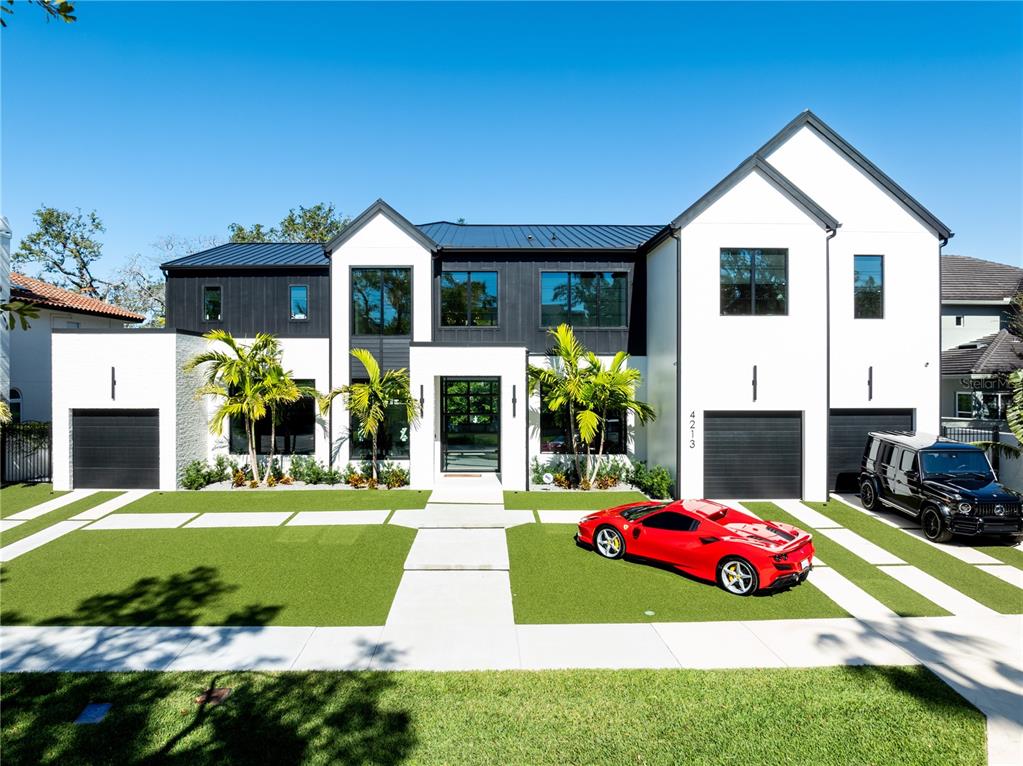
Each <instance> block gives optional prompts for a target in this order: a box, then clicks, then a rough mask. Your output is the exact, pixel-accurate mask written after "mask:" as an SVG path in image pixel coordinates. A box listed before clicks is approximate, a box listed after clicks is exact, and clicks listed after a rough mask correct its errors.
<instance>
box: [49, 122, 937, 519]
mask: <svg viewBox="0 0 1023 766" xmlns="http://www.w3.org/2000/svg"><path fill="white" fill-rule="evenodd" d="M951 236H952V234H951V231H949V229H948V228H947V227H946V226H945V225H944V224H942V223H941V222H940V221H939V220H938V219H936V218H935V217H934V216H933V215H932V214H931V213H929V212H928V211H927V210H925V209H924V208H923V207H922V206H921V205H920V204H919V203H918V202H917V201H916V200H914V199H913V198H912V197H911V196H909V194H907V193H906V192H905V191H904V190H903V189H902V188H901V187H899V186H898V185H897V184H896V183H895V182H894V181H892V180H891V179H890V178H889V177H888V176H887V175H885V174H884V173H883V172H882V171H881V170H879V169H878V168H877V167H876V166H875V165H873V164H872V163H871V162H870V161H869V160H867V159H866V157H864V156H863V155H862V154H860V153H859V152H858V151H857V150H856V149H855V148H853V147H852V146H851V145H850V144H848V143H847V142H846V141H845V140H843V139H842V138H841V137H839V136H838V135H837V134H836V133H835V132H834V131H833V130H832V129H831V128H829V127H828V126H827V125H825V124H824V123H823V122H822V121H821V120H820V119H819V118H817V117H816V116H815V115H813V114H812V113H810V112H804V113H802V114H800V115H799V116H797V117H796V118H795V119H794V120H793V121H792V122H790V123H789V124H788V125H787V126H785V128H783V129H782V131H781V132H779V133H778V134H777V135H775V136H774V137H773V138H772V139H771V140H770V141H768V142H767V143H766V144H765V145H764V146H763V147H761V148H760V149H759V150H758V151H757V152H756V153H754V154H753V155H752V156H751V157H750V158H749V159H748V160H746V161H745V162H743V163H742V164H741V165H740V166H739V167H738V168H737V169H736V170H735V171H734V172H732V173H731V174H729V175H728V176H727V177H726V178H725V179H724V180H723V181H722V182H721V183H720V184H718V185H717V186H715V187H714V188H713V189H712V190H711V191H710V192H708V193H707V194H706V195H705V196H704V197H703V198H701V199H700V200H698V201H697V202H696V203H695V204H694V205H692V206H691V207H689V208H688V209H687V210H685V211H684V212H683V213H682V214H681V215H679V216H678V217H677V218H676V219H675V220H674V221H672V222H671V223H668V224H666V225H650V226H616V225H592V226H580V225H500V224H495V225H465V224H455V223H448V222H443V221H442V222H435V223H428V224H422V225H419V226H416V225H413V224H412V223H410V222H409V221H408V220H406V219H405V218H404V217H403V216H402V215H401V214H400V213H398V212H397V211H396V210H394V209H393V208H391V207H390V206H389V205H387V204H386V203H384V202H383V201H378V202H376V203H374V204H373V205H371V206H370V207H369V208H368V209H367V210H366V211H365V212H363V213H362V214H361V215H360V216H358V217H357V218H356V219H355V220H354V221H353V222H352V223H351V225H350V226H349V227H348V228H346V229H345V230H344V232H343V233H342V234H341V235H340V236H338V237H337V238H336V239H334V240H333V241H331V242H327V243H325V244H323V245H317V244H311V245H310V244H229V245H223V246H220V247H217V248H213V249H211V250H206V251H204V252H201V253H196V254H194V255H190V256H186V257H184V258H180V259H177V260H174V261H171V262H169V263H166V264H164V270H165V273H166V275H167V328H168V329H166V330H163V331H156V330H150V331H145V332H131V333H124V332H120V333H119V332H116V331H111V332H105V333H89V334H83V333H82V332H81V331H77V332H76V331H74V330H58V331H57V332H56V334H55V336H54V344H55V352H54V360H55V366H56V367H57V369H55V377H54V389H53V390H54V411H55V418H54V484H55V486H56V487H58V488H61V489H65V488H69V487H72V486H75V487H100V486H122V487H126V486H141V487H160V488H163V489H171V488H174V487H175V486H176V485H177V483H178V481H179V478H180V475H181V471H182V470H183V469H184V467H185V465H187V463H188V462H189V461H191V460H194V459H208V458H210V457H212V456H213V455H215V454H217V453H222V452H226V451H230V452H239V451H240V449H241V444H240V443H239V442H238V440H237V439H235V440H234V441H235V443H234V444H232V436H231V434H230V433H225V434H224V435H223V436H222V437H212V436H210V435H209V434H208V431H207V423H208V416H209V412H210V411H212V403H208V402H199V401H196V399H195V398H194V396H193V393H194V391H195V388H196V385H197V383H198V380H197V375H195V374H194V373H193V374H185V373H183V372H182V371H181V365H182V363H183V362H184V361H185V360H186V359H187V358H188V357H189V356H191V355H192V354H194V353H195V352H196V351H198V350H200V349H202V348H204V347H205V345H206V342H205V341H204V340H203V339H202V338H201V337H200V336H201V334H202V333H203V332H206V331H208V330H210V329H212V328H223V329H224V330H227V331H229V332H231V333H232V334H234V335H235V336H236V337H239V338H242V339H250V338H252V336H253V335H254V334H255V333H257V332H271V333H275V334H277V335H278V336H280V338H281V343H282V347H283V353H284V365H285V367H287V368H288V369H290V370H292V371H293V374H294V375H295V377H296V378H299V379H301V380H303V381H308V382H310V383H312V384H313V385H315V386H316V388H318V389H319V390H321V391H326V390H328V389H329V388H332V387H337V386H340V385H344V384H346V383H349V382H352V381H354V380H357V379H358V378H360V377H361V376H362V375H364V373H363V371H362V368H361V366H360V365H359V364H358V363H357V362H355V361H353V360H352V359H351V358H350V356H349V351H350V349H351V348H354V347H362V348H368V349H370V350H372V351H373V353H374V354H376V355H377V357H378V359H380V360H381V361H382V363H383V365H384V367H385V368H395V367H407V368H408V369H409V372H410V377H411V386H412V392H413V394H414V396H415V397H416V398H417V399H418V400H419V401H420V403H421V406H422V412H423V422H422V423H421V424H420V425H419V427H418V428H409V427H408V425H407V424H404V423H402V422H401V421H400V420H399V419H395V420H394V421H393V424H392V427H391V428H390V429H389V431H388V433H387V434H386V435H384V437H383V439H382V443H383V447H384V450H385V453H386V455H385V456H386V457H387V459H391V460H396V461H403V462H405V463H406V464H407V465H408V467H409V469H410V472H411V479H412V485H413V486H414V487H422V488H429V487H432V486H434V485H435V483H436V482H437V480H438V478H439V477H442V476H444V475H446V474H453V473H462V472H474V473H478V472H484V471H487V472H497V473H498V474H499V476H500V479H501V482H502V484H503V485H504V487H505V488H507V489H526V488H527V487H528V484H529V473H530V472H529V465H530V461H531V460H532V459H533V458H538V459H540V460H541V461H543V460H547V459H549V458H551V457H553V456H554V455H555V454H556V453H557V452H559V451H562V450H563V449H564V447H565V445H566V443H567V441H566V438H565V426H566V424H565V423H564V421H563V420H561V419H559V418H557V417H554V416H551V415H550V414H549V413H547V412H545V411H542V408H541V406H540V399H539V397H538V396H533V397H530V396H529V395H528V394H527V383H526V370H527V365H528V364H530V363H534V364H542V363H544V362H545V357H544V351H545V350H546V349H547V347H548V346H549V345H550V340H549V338H548V336H547V334H546V333H547V330H548V329H549V328H551V327H553V326H556V325H557V324H559V323H560V322H569V323H570V324H572V325H573V327H574V328H575V330H576V333H577V334H578V335H579V337H580V339H581V340H582V341H583V342H584V343H585V344H586V345H587V346H588V347H589V348H590V349H592V350H593V351H594V352H595V353H597V354H598V355H600V356H604V357H610V356H611V355H612V354H614V353H615V352H617V351H619V350H625V351H628V352H629V353H630V354H631V355H632V358H631V360H630V364H632V365H634V366H635V367H637V368H638V369H639V370H641V371H642V373H643V375H644V381H645V383H644V387H643V390H642V391H641V392H640V397H641V398H644V399H646V400H647V401H649V402H651V404H652V405H653V406H654V408H655V409H656V411H657V415H658V417H657V420H656V421H654V422H653V423H651V424H649V425H648V426H646V427H645V428H640V427H636V425H635V424H634V423H632V422H631V421H630V419H629V418H617V419H613V420H614V422H613V423H612V424H611V426H610V429H609V430H610V433H609V438H610V441H611V442H612V448H611V450H610V451H611V452H616V453H619V454H622V455H624V456H625V457H626V458H629V459H633V458H635V459H647V460H649V461H650V462H651V463H656V464H661V465H664V466H666V467H668V469H669V470H670V471H671V473H672V475H673V476H674V477H675V479H676V482H677V487H678V491H679V493H680V494H681V495H682V496H687V497H702V496H708V497H719V498H721V497H724V498H735V497H743V498H756V497H803V498H806V499H810V500H823V499H825V498H826V497H827V495H828V492H829V491H830V490H831V489H832V488H833V487H835V486H837V485H838V484H840V483H841V482H842V481H843V480H844V479H846V478H847V477H848V476H849V475H851V474H854V472H855V471H856V470H857V468H858V465H859V459H860V456H861V453H862V450H863V445H864V443H865V441H866V434H867V432H868V431H869V430H872V429H878V428H919V429H920V430H923V431H931V432H934V431H937V429H938V427H939V374H940V371H939V360H940V336H939V329H940V326H939V323H938V321H936V320H937V319H938V317H937V314H936V311H935V308H936V306H937V304H938V299H939V289H940V288H939V285H940V274H939V271H940V250H941V247H942V246H943V245H944V244H945V243H946V242H947V240H948V238H949V237H951ZM900 339H901V342H900ZM114 381H116V385H115V383H114ZM351 425H352V424H351V422H350V418H349V416H348V414H347V413H346V412H345V411H344V409H343V406H342V404H341V402H340V400H338V401H337V402H336V403H335V406H334V408H333V410H332V412H331V413H330V414H329V416H328V417H327V418H320V417H319V416H318V414H317V412H316V410H315V409H314V407H313V403H312V402H311V401H304V402H300V403H298V404H296V405H295V406H293V407H292V408H291V409H290V410H289V412H288V413H286V415H285V417H284V422H283V423H282V425H281V427H279V429H278V444H277V451H278V452H282V453H283V454H286V455H287V454H302V453H305V454H311V455H313V456H314V457H315V458H316V459H318V460H320V461H323V462H324V463H330V464H332V465H334V466H336V467H337V466H341V465H343V464H345V463H347V462H348V461H350V460H359V459H361V458H363V457H364V456H365V454H366V452H365V445H363V444H360V443H358V440H355V439H352V438H351V436H350V434H351ZM229 430H230V429H229ZM111 434H117V435H118V436H117V437H116V438H111ZM259 437H260V443H261V444H260V446H261V449H264V450H265V448H266V447H267V446H268V442H269V437H268V434H265V433H260V434H259Z"/></svg>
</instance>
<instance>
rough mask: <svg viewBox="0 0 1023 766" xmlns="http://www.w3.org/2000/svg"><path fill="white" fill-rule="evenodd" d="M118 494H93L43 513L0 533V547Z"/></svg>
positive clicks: (118, 493)
mask: <svg viewBox="0 0 1023 766" xmlns="http://www.w3.org/2000/svg"><path fill="white" fill-rule="evenodd" d="M120 494H121V493H120V492H95V493H93V494H91V495H88V496H87V497H83V498H82V499H81V500H75V502H73V503H68V504H67V505H65V506H62V507H60V508H57V509H56V510H53V511H50V512H49V513H44V514H43V515H42V516H39V517H37V518H34V519H29V520H28V521H23V522H22V523H21V524H19V525H18V526H16V527H14V528H13V529H8V530H7V531H6V532H0V545H10V544H11V543H14V542H17V541H18V540H21V539H23V538H25V537H28V536H29V535H31V534H35V533H36V532H40V531H42V530H43V529H46V527H48V526H50V525H51V524H56V523H57V522H58V521H66V520H67V519H70V518H71V517H72V516H76V515H77V514H79V513H81V512H82V511H87V510H89V509H90V508H94V507H95V506H97V505H99V504H100V503H105V502H106V501H107V500H111V499H113V498H115V497H117V496H118V495H120Z"/></svg>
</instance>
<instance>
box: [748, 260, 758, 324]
mask: <svg viewBox="0 0 1023 766" xmlns="http://www.w3.org/2000/svg"><path fill="white" fill-rule="evenodd" d="M749 278H750V290H749V296H750V297H749V300H750V307H749V310H750V314H751V315H753V316H756V314H757V256H756V253H753V252H751V253H750V255H749Z"/></svg>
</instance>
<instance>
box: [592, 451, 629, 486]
mask: <svg viewBox="0 0 1023 766" xmlns="http://www.w3.org/2000/svg"><path fill="white" fill-rule="evenodd" d="M631 470H632V467H631V466H630V465H629V464H628V463H627V462H624V461H621V460H618V459H616V458H605V459H604V460H603V462H601V464H600V467H599V468H598V469H597V476H596V478H595V484H596V486H597V487H599V488H600V489H611V487H617V486H618V485H619V484H621V483H622V482H623V481H625V480H626V479H627V478H628V476H629V473H630V472H631Z"/></svg>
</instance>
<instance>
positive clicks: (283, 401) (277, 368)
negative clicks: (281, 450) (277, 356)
mask: <svg viewBox="0 0 1023 766" xmlns="http://www.w3.org/2000/svg"><path fill="white" fill-rule="evenodd" d="M261 387H262V395H263V400H264V402H265V403H266V407H267V409H268V410H269V414H270V451H269V453H268V454H267V458H266V472H265V474H264V476H263V482H264V483H269V481H270V471H271V469H272V467H273V461H274V450H275V449H276V447H277V424H278V423H279V422H280V416H281V409H282V408H283V407H285V406H287V405H289V404H293V403H295V402H297V401H298V400H299V399H301V398H302V397H312V398H314V399H315V398H319V392H318V391H317V390H316V389H315V388H313V387H312V386H303V385H299V384H298V383H296V382H295V379H294V378H293V377H292V373H291V370H285V369H284V368H283V367H282V366H281V365H280V364H276V363H275V364H271V365H269V367H268V368H267V370H266V375H265V376H264V377H263V380H262V383H261ZM257 478H258V477H257Z"/></svg>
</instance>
